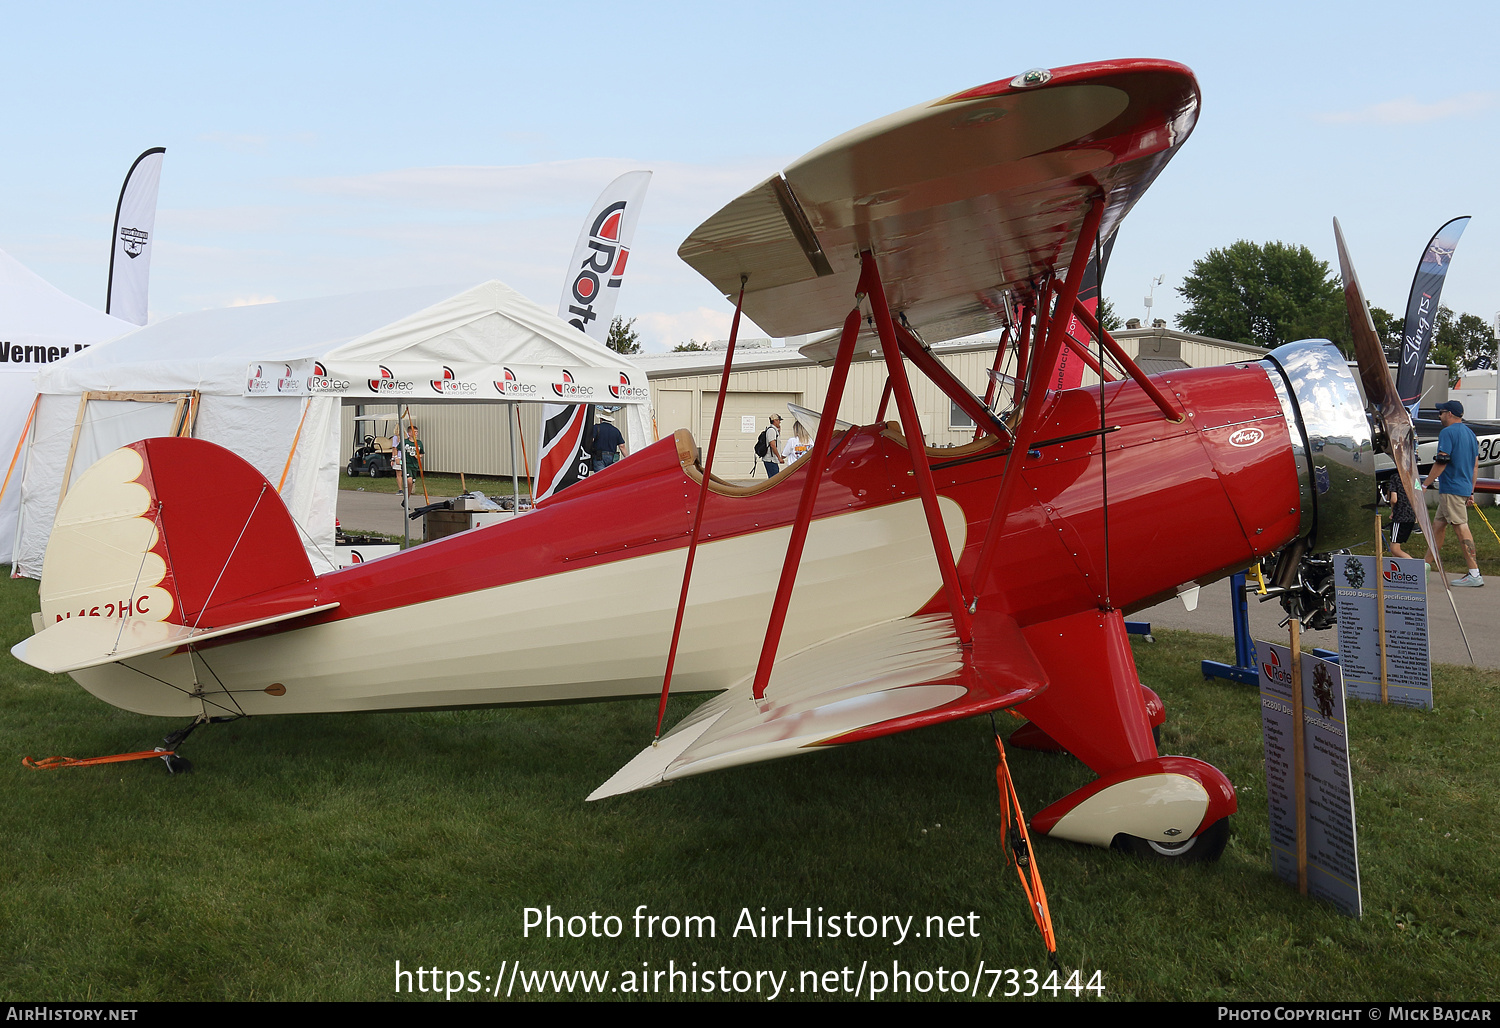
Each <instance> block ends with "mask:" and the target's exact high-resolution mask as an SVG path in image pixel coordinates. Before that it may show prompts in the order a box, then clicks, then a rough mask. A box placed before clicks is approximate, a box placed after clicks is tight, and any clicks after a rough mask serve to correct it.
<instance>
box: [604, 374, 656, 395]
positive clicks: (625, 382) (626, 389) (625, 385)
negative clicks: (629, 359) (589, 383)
mask: <svg viewBox="0 0 1500 1028" xmlns="http://www.w3.org/2000/svg"><path fill="white" fill-rule="evenodd" d="M649 391H650V390H647V389H643V388H642V387H640V386H633V385H631V384H630V376H629V375H627V374H625V372H623V371H622V372H620V384H619V385H612V386H610V387H609V395H611V396H613V397H614V398H615V399H617V400H644V399H645V398H646V395H647V393H649Z"/></svg>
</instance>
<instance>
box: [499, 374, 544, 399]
mask: <svg viewBox="0 0 1500 1028" xmlns="http://www.w3.org/2000/svg"><path fill="white" fill-rule="evenodd" d="M500 374H501V376H502V377H501V378H497V379H496V380H495V392H497V393H499V394H500V395H501V396H535V395H536V385H535V384H534V383H532V382H522V381H521V380H520V379H518V378H517V377H516V373H515V372H514V371H512V370H510V369H509V368H505V367H502V368H501V369H500Z"/></svg>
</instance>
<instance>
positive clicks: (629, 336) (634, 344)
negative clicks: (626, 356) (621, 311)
mask: <svg viewBox="0 0 1500 1028" xmlns="http://www.w3.org/2000/svg"><path fill="white" fill-rule="evenodd" d="M634 324H635V319H634V318H631V319H630V320H629V321H626V320H625V319H624V318H622V317H620V316H619V315H615V317H614V318H613V319H612V320H611V321H610V323H609V338H607V339H605V340H604V345H605V346H607V347H609V348H610V349H611V350H613V351H615V353H640V352H641V334H640V333H639V332H637V331H636V330H635V329H634V328H632V327H631V326H632V325H634Z"/></svg>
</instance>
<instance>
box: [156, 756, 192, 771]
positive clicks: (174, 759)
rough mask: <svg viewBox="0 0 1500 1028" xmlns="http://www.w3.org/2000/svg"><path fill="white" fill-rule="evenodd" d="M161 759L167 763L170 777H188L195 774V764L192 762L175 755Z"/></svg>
mask: <svg viewBox="0 0 1500 1028" xmlns="http://www.w3.org/2000/svg"><path fill="white" fill-rule="evenodd" d="M161 759H162V761H163V762H165V763H166V765H167V774H169V775H187V774H192V772H193V762H192V761H191V760H186V759H184V758H182V757H179V756H177V755H175V754H172V755H169V756H165V757H162V758H161Z"/></svg>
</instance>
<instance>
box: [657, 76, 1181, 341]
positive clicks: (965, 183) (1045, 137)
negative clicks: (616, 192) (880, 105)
mask: <svg viewBox="0 0 1500 1028" xmlns="http://www.w3.org/2000/svg"><path fill="white" fill-rule="evenodd" d="M1198 105H1199V94H1198V85H1197V82H1196V81H1195V80H1194V78H1193V75H1192V73H1191V72H1190V71H1188V69H1187V68H1185V67H1183V66H1182V65H1180V64H1175V63H1172V62H1169V61H1146V60H1132V61H1111V62H1101V63H1096V64H1085V65H1076V66H1073V67H1069V68H1062V69H1058V70H1056V71H1053V72H1050V73H1047V72H1043V73H1039V74H1037V75H1035V76H1032V74H1031V73H1028V74H1027V75H1021V76H1017V77H1016V78H1015V79H1012V80H1003V81H999V82H993V83H990V84H989V85H986V86H980V87H978V88H976V89H971V90H969V91H967V92H964V93H958V94H955V95H953V96H949V97H944V98H943V99H940V100H934V101H932V102H931V103H926V104H920V105H918V106H916V107H912V108H909V109H907V110H905V111H900V112H898V113H896V114H892V115H890V116H888V117H885V118H881V119H880V120H878V121H874V122H871V123H870V124H868V125H865V126H863V127H862V128H858V129H855V130H854V131H852V132H849V133H846V134H845V135H842V136H840V137H838V138H837V139H834V140H832V141H831V142H829V143H826V144H824V145H823V146H821V147H819V148H818V149H816V150H814V151H813V152H811V153H809V154H807V155H806V156H804V157H802V158H801V159H800V160H798V161H796V162H795V163H793V164H792V165H790V166H789V167H788V168H787V169H786V171H785V173H784V175H777V176H773V177H772V178H769V179H767V180H766V181H765V182H763V183H761V184H760V185H759V186H756V187H755V188H754V189H752V190H750V191H749V192H747V193H745V194H744V195H743V196H741V197H739V198H738V199H736V200H734V201H733V202H731V203H730V204H729V205H728V206H726V207H724V208H723V209H722V210H720V211H719V212H718V213H717V214H715V215H714V216H713V217H711V218H709V219H708V220H707V221H705V222H704V223H703V224H702V225H700V226H698V228H697V229H695V230H694V231H693V233H692V234H691V235H689V236H688V238H687V240H686V241H685V242H683V244H682V246H681V247H680V248H679V249H678V254H679V256H681V257H682V259H683V260H685V261H686V262H687V263H688V264H690V265H692V267H693V268H694V269H696V270H697V271H698V272H699V273H700V274H702V275H703V276H704V277H705V278H707V279H708V280H709V281H710V282H712V283H713V284H714V285H715V286H716V287H717V288H718V289H719V291H720V292H722V293H723V294H724V295H725V296H727V297H731V298H732V297H734V296H735V295H736V294H737V293H738V292H739V288H740V276H741V275H748V276H749V281H748V282H747V284H746V292H745V314H746V316H747V317H749V318H751V319H752V320H754V321H755V323H756V324H757V325H759V326H761V327H762V328H763V329H765V330H766V331H767V332H769V333H771V334H772V335H776V336H790V335H802V334H807V333H813V332H821V331H824V330H826V329H832V328H835V327H837V326H838V325H839V324H840V322H842V321H843V318H844V315H845V314H847V313H848V311H849V300H850V297H851V296H853V294H854V287H855V283H856V282H857V280H858V278H859V271H860V266H859V252H860V251H861V250H871V251H873V252H874V253H875V254H876V255H877V256H878V257H879V259H880V262H881V274H882V276H883V278H884V282H885V287H886V291H887V293H888V295H889V297H890V302H891V307H892V309H893V310H896V311H898V312H902V313H904V314H905V315H906V316H907V319H908V321H909V322H910V323H911V324H912V325H914V326H916V327H918V328H920V329H921V331H922V334H923V337H924V338H926V339H927V340H928V341H929V342H940V341H941V340H944V339H950V338H953V337H955V336H959V335H964V334H968V333H973V332H982V331H986V330H989V329H992V328H995V327H997V326H999V325H1000V324H1001V323H1002V315H1001V311H1002V309H1003V303H1002V302H1001V301H1000V293H1001V292H1003V291H1004V290H1006V289H1011V290H1014V291H1016V292H1017V293H1018V295H1021V296H1025V295H1029V291H1030V288H1031V283H1032V281H1033V280H1034V279H1036V278H1037V277H1038V276H1039V275H1040V274H1041V273H1042V272H1044V271H1047V270H1050V269H1052V268H1054V267H1055V266H1056V265H1057V263H1058V261H1059V260H1062V261H1066V259H1067V256H1068V254H1069V253H1071V252H1072V249H1073V246H1074V244H1075V243H1076V241H1077V239H1078V235H1079V232H1080V230H1081V228H1082V225H1083V220H1084V214H1085V211H1086V209H1087V207H1088V204H1089V201H1090V199H1091V198H1092V197H1093V196H1094V195H1095V194H1096V193H1097V192H1098V191H1099V189H1100V188H1101V187H1103V188H1104V190H1105V192H1106V193H1107V195H1108V198H1109V200H1108V207H1107V208H1106V210H1105V212H1104V217H1103V221H1102V225H1101V233H1102V235H1103V237H1104V238H1108V237H1109V235H1110V234H1111V233H1112V232H1113V231H1114V229H1115V227H1116V226H1117V225H1118V224H1119V222H1120V219H1122V218H1123V217H1124V216H1125V214H1126V212H1127V211H1129V209H1130V208H1131V206H1133V205H1134V203H1135V202H1136V200H1137V199H1139V198H1140V196H1141V194H1142V193H1143V192H1145V190H1146V187H1147V186H1149V185H1150V184H1151V182H1152V181H1153V180H1154V179H1155V178H1156V175H1157V173H1158V172H1160V171H1161V169H1162V167H1163V166H1165V164H1166V162H1167V161H1168V160H1169V159H1170V158H1171V156H1172V154H1173V153H1175V152H1176V149H1177V147H1178V146H1180V145H1181V144H1182V142H1183V140H1185V139H1186V138H1187V136H1188V134H1189V133H1190V132H1191V131H1192V129H1193V125H1194V123H1195V122H1196V120H1197V116H1198Z"/></svg>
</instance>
